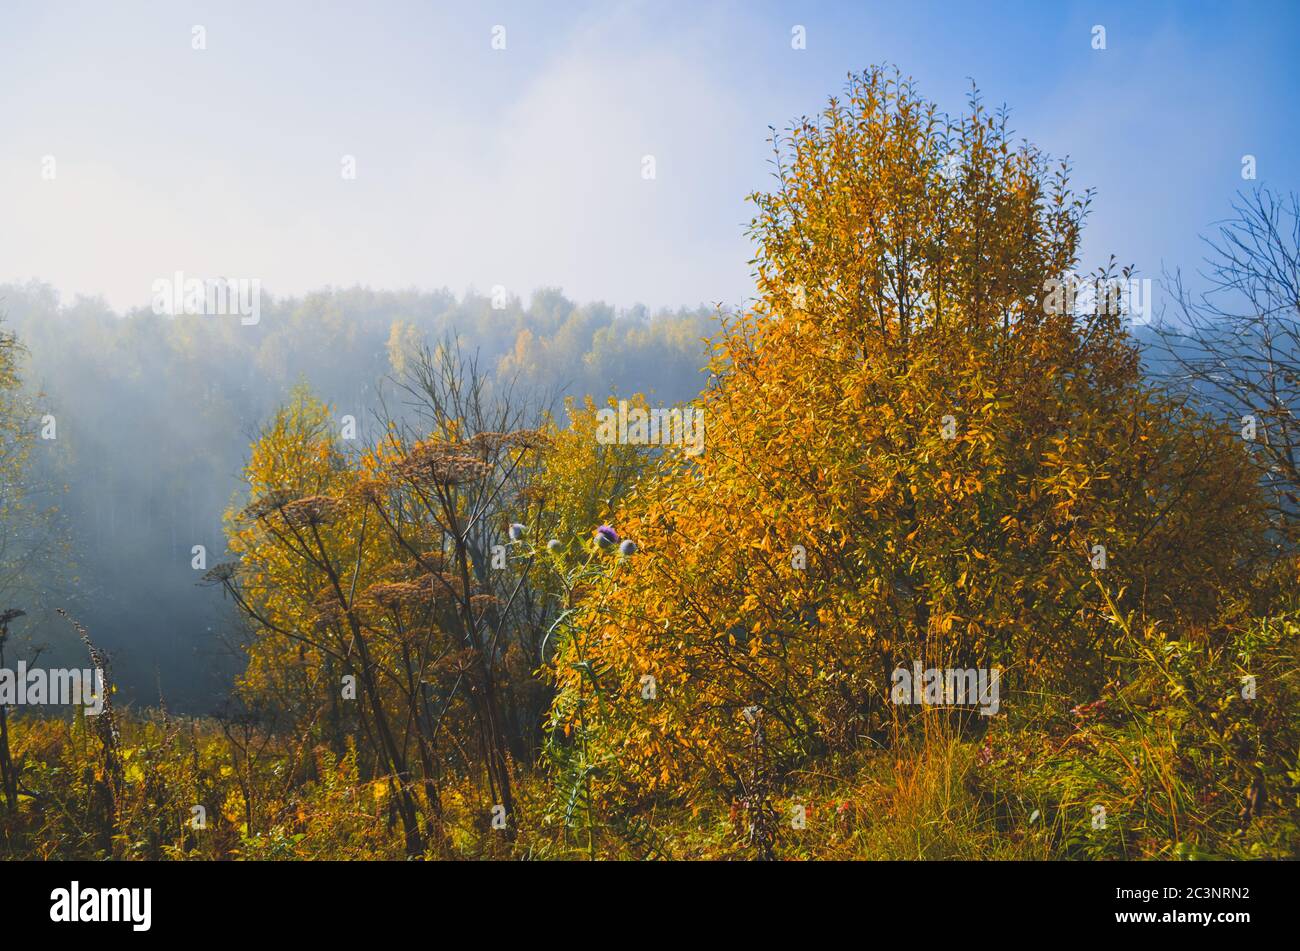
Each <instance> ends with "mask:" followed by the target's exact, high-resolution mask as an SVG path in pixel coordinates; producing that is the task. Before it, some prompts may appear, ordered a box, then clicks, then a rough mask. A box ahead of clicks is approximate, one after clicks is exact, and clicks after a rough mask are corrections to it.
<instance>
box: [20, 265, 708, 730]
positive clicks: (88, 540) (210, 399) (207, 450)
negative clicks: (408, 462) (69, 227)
mask: <svg viewBox="0 0 1300 951" xmlns="http://www.w3.org/2000/svg"><path fill="white" fill-rule="evenodd" d="M497 303H498V304H501V305H502V306H500V307H498V308H495V309H494V307H493V301H492V300H491V299H490V298H488V297H485V296H482V295H478V294H474V293H470V294H467V295H465V296H463V297H461V298H457V297H456V296H454V295H453V294H451V293H450V292H448V291H439V292H434V293H418V292H415V291H410V292H375V291H370V290H364V289H350V290H333V291H326V292H322V293H317V294H312V295H309V296H307V297H305V298H301V299H292V298H291V299H271V298H269V297H268V296H267V295H263V299H262V308H261V319H260V321H259V322H258V323H257V324H255V325H248V326H245V325H242V324H241V323H240V321H239V320H238V319H236V318H221V317H182V318H178V319H173V318H171V317H168V316H158V315H155V314H153V313H151V312H149V311H147V310H141V311H136V312H132V313H129V314H127V315H125V316H119V315H117V314H115V313H113V312H112V311H111V310H109V309H108V307H107V306H106V305H104V304H103V303H102V302H98V301H94V300H85V299H79V300H77V301H75V302H73V303H71V304H65V305H60V303H59V300H58V298H57V296H56V295H55V294H54V292H53V290H52V289H50V288H49V287H47V286H44V285H35V284H33V285H26V286H5V287H0V313H3V314H5V316H6V324H5V326H6V327H7V328H8V329H9V330H10V331H11V332H12V333H14V334H15V335H16V336H17V339H18V340H19V341H21V344H22V346H23V348H24V349H25V351H26V353H25V361H24V366H23V373H24V376H25V378H26V381H27V383H28V390H29V391H30V392H33V393H37V394H39V395H38V397H36V398H35V403H36V404H37V405H34V406H33V407H31V408H29V409H25V410H24V412H23V413H22V414H21V417H22V419H23V420H24V424H25V425H26V426H27V428H28V429H29V430H35V429H36V428H38V427H37V424H38V423H39V422H40V420H41V419H42V418H44V417H45V416H47V415H48V416H50V417H52V418H53V420H54V423H55V429H54V431H53V434H54V435H55V436H56V438H54V439H41V438H36V439H34V440H31V441H29V442H25V443H23V445H24V446H26V447H27V449H28V451H29V454H30V460H29V462H30V467H29V468H30V472H29V477H28V480H27V481H28V482H29V483H30V484H31V485H33V486H40V487H41V491H40V498H39V501H40V503H41V507H42V510H43V511H44V512H46V514H47V516H48V517H47V518H46V521H45V533H46V534H47V535H51V536H53V537H56V538H57V539H58V540H59V541H60V542H61V544H62V546H63V547H62V550H61V551H60V552H59V558H58V559H57V562H53V563H52V560H51V559H46V561H45V563H43V564H42V565H41V567H40V570H39V571H35V570H33V571H29V572H28V573H27V577H30V578H38V579H39V583H37V584H26V585H23V584H21V583H20V582H21V579H15V581H14V584H13V585H12V586H10V587H5V588H3V592H4V595H5V598H4V600H3V602H0V604H2V605H10V604H17V605H20V606H21V607H22V608H24V609H25V610H26V611H27V614H28V617H27V619H26V620H25V621H24V622H23V623H22V624H20V625H15V626H14V627H15V629H14V632H13V636H14V637H15V638H24V639H25V640H26V643H27V645H28V647H27V649H29V650H34V649H36V647H38V646H39V647H41V648H42V649H43V650H44V654H43V658H44V659H45V661H46V662H47V663H50V664H60V663H76V662H78V661H79V660H80V659H81V658H82V656H83V654H82V649H81V645H80V644H79V643H78V642H77V639H76V637H75V636H73V635H72V633H71V631H70V629H68V627H67V625H66V624H65V623H64V622H62V621H60V620H58V618H57V617H56V616H55V615H54V614H53V608H54V607H56V606H63V607H66V608H68V609H69V610H70V611H72V612H73V613H74V614H75V616H77V617H79V618H80V619H81V620H82V622H83V623H84V624H86V625H87V626H88V627H89V629H91V630H92V631H94V633H95V637H96V639H97V640H98V641H99V642H100V643H101V644H102V645H103V647H104V648H105V650H107V651H109V652H110V653H111V654H115V655H116V658H117V676H118V680H119V687H120V689H121V698H122V699H123V700H130V701H132V702H134V703H136V704H139V705H156V704H158V703H159V702H160V701H161V702H164V703H166V704H167V705H168V707H169V708H170V709H172V710H173V711H179V712H185V713H193V714H202V713H207V712H209V711H211V710H213V709H215V707H216V706H217V704H218V703H219V702H220V700H221V698H222V697H223V696H224V695H225V694H226V692H227V691H228V689H229V686H230V683H231V681H232V679H233V677H234V675H235V674H236V673H238V671H239V670H241V669H242V668H243V660H242V658H241V656H240V654H241V652H239V651H238V650H235V651H233V652H232V651H231V650H230V649H228V647H227V646H226V645H227V642H229V641H231V640H232V639H236V640H237V631H233V630H232V614H231V612H230V611H229V606H228V603H223V602H222V600H221V598H220V596H219V595H218V594H217V593H216V592H213V591H210V590H206V589H203V588H201V587H197V586H196V581H197V580H198V579H199V578H200V577H201V575H202V573H203V570H206V569H200V570H196V569H195V568H194V567H193V564H194V554H193V548H194V546H196V545H202V546H204V561H206V563H207V567H211V566H212V565H214V564H217V563H218V562H220V561H222V560H224V559H225V557H226V555H225V553H224V545H225V540H224V535H223V528H222V516H223V513H224V512H225V510H226V508H227V507H228V506H229V505H230V504H231V500H232V499H233V498H235V497H236V495H237V494H238V493H240V492H244V491H246V486H245V485H244V484H242V483H241V477H240V475H241V474H240V466H241V460H242V459H243V458H244V457H245V456H246V455H247V452H248V443H249V440H250V439H251V438H252V437H253V436H255V435H256V432H257V430H258V428H259V427H260V426H261V424H262V423H263V422H265V421H266V420H267V419H268V418H269V417H270V416H271V415H272V414H273V413H274V411H275V409H276V407H277V406H279V405H281V404H283V403H284V402H286V401H287V400H288V399H289V398H290V395H291V393H292V391H293V389H294V387H295V386H297V385H298V384H299V383H300V382H302V381H305V380H307V381H310V384H311V386H312V389H313V392H315V393H316V394H318V396H319V397H320V398H321V399H323V400H325V401H326V402H328V403H329V405H330V406H331V408H332V412H333V414H334V418H335V421H336V427H338V428H339V429H340V430H341V426H340V425H339V423H338V421H339V420H340V419H341V418H342V417H343V416H344V415H350V416H352V417H353V418H354V419H355V420H356V432H357V438H358V440H366V439H371V438H373V435H374V434H373V426H374V423H375V414H376V412H378V411H379V410H380V409H381V405H382V401H381V397H382V396H383V388H384V383H385V381H386V379H387V378H388V377H389V376H390V375H392V374H394V373H400V371H401V370H402V361H403V360H404V359H405V357H404V354H407V353H409V352H410V351H411V349H412V347H413V346H414V344H415V343H416V342H418V341H421V340H425V339H428V340H442V339H444V338H446V337H448V336H449V335H455V336H456V337H458V338H459V340H460V343H461V346H462V348H463V349H464V351H465V352H466V353H467V354H470V355H476V356H477V359H478V361H479V364H480V365H481V366H482V367H483V368H484V369H485V370H486V371H488V372H490V373H491V374H492V375H493V376H499V377H500V378H501V379H512V380H514V381H515V387H516V391H517V392H519V393H527V394H529V396H530V401H531V404H532V405H533V406H535V407H541V406H549V405H555V406H556V408H558V400H560V399H561V398H562V397H563V396H565V395H581V394H585V393H606V392H609V390H610V387H611V385H613V384H615V383H616V384H617V385H618V386H619V387H620V388H624V387H626V389H625V390H624V392H625V393H629V394H630V393H631V392H633V391H636V390H640V391H644V392H647V393H654V394H655V396H656V398H657V399H662V400H665V401H677V400H682V399H687V398H690V397H691V396H693V395H694V394H695V393H697V392H698V391H699V389H700V386H701V385H702V382H703V376H702V374H701V367H702V366H703V365H704V363H705V361H706V359H707V355H706V351H705V348H704V345H703V343H702V339H703V338H705V337H707V336H709V335H710V334H712V332H713V328H714V326H715V323H714V322H715V317H714V314H713V312H712V311H711V310H709V309H706V308H701V309H697V310H692V311H679V312H673V313H668V312H664V313H657V314H650V313H648V312H646V311H645V310H644V309H643V308H634V309H631V310H629V311H625V312H618V311H615V309H614V308H612V307H609V306H606V305H603V304H589V305H582V306H579V305H577V304H575V303H573V302H572V301H570V300H568V299H566V298H565V297H564V296H563V295H562V294H561V293H560V292H559V291H555V290H546V291H539V292H537V293H535V294H533V295H532V297H531V299H530V300H529V301H527V302H523V301H520V300H518V299H517V298H507V299H505V300H498V302H497ZM389 395H390V398H391V397H392V396H393V395H394V394H389ZM401 410H402V407H401V406H400V405H397V406H395V407H392V411H393V412H398V413H400V412H401ZM38 435H39V434H38ZM10 524H12V523H10ZM0 581H3V579H2V578H0Z"/></svg>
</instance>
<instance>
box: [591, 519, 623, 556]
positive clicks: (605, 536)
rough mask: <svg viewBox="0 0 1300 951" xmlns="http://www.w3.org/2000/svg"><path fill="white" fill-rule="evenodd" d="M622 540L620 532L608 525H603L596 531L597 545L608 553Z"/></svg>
mask: <svg viewBox="0 0 1300 951" xmlns="http://www.w3.org/2000/svg"><path fill="white" fill-rule="evenodd" d="M621 540H622V539H620V538H619V537H618V532H616V531H614V529H612V528H610V526H608V525H602V526H600V528H598V529H596V544H597V545H599V546H600V547H601V548H603V549H605V550H606V551H608V550H609V549H611V548H613V547H614V546H615V545H617V544H618V543H619V542H620V541H621Z"/></svg>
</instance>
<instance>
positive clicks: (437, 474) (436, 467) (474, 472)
mask: <svg viewBox="0 0 1300 951" xmlns="http://www.w3.org/2000/svg"><path fill="white" fill-rule="evenodd" d="M394 469H395V470H396V471H397V473H398V475H400V476H401V477H402V478H404V479H406V480H407V481H409V482H414V483H424V484H431V485H442V486H450V485H462V484H464V483H466V482H477V481H479V480H481V479H484V478H486V477H487V476H488V474H489V473H491V472H492V465H491V463H488V462H485V461H483V460H482V459H479V458H477V457H476V456H473V455H470V454H469V453H468V452H466V451H464V450H463V449H461V448H459V447H457V446H452V445H449V444H447V443H418V444H416V445H415V446H413V447H412V448H411V451H410V452H409V453H408V454H407V456H406V458H404V459H402V460H401V461H399V462H398V463H396V465H395V466H394Z"/></svg>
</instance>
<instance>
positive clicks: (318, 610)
mask: <svg viewBox="0 0 1300 951" xmlns="http://www.w3.org/2000/svg"><path fill="white" fill-rule="evenodd" d="M312 607H313V609H314V610H313V614H312V627H313V628H314V629H315V630H318V631H319V630H321V629H323V628H327V627H329V626H330V625H331V624H335V623H337V622H338V621H341V620H342V619H343V603H342V602H341V601H339V599H338V598H337V597H335V596H334V595H332V594H331V595H330V596H328V597H324V598H321V599H320V600H318V601H317V602H316V603H315V604H314V605H312Z"/></svg>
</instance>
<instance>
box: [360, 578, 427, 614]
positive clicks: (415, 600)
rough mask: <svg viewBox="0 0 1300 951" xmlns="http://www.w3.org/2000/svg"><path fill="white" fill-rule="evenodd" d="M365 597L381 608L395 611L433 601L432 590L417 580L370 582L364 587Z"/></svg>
mask: <svg viewBox="0 0 1300 951" xmlns="http://www.w3.org/2000/svg"><path fill="white" fill-rule="evenodd" d="M366 597H367V598H368V599H369V600H371V601H373V602H374V603H375V604H377V605H379V606H380V607H381V608H387V609H388V610H390V611H397V610H400V609H401V608H403V607H414V606H419V605H423V604H429V603H430V602H432V601H433V590H432V589H431V588H430V586H429V585H427V584H421V583H420V582H418V581H389V582H381V583H379V584H372V585H371V586H370V587H369V588H367V589H366Z"/></svg>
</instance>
